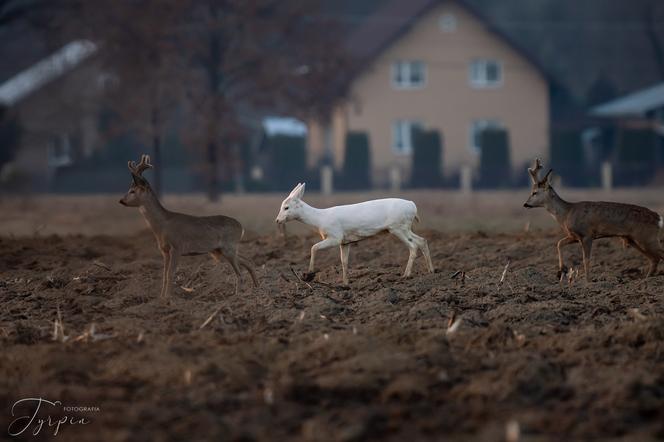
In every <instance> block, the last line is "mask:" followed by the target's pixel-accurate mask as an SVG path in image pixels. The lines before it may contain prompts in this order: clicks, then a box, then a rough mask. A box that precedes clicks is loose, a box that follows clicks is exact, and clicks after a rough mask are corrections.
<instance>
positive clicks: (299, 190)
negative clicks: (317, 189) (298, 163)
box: [294, 183, 305, 198]
mask: <svg viewBox="0 0 664 442" xmlns="http://www.w3.org/2000/svg"><path fill="white" fill-rule="evenodd" d="M304 186H305V184H304V183H300V185H299V187H298V188H297V191H296V192H295V195H294V196H295V198H302V197H303V196H304Z"/></svg>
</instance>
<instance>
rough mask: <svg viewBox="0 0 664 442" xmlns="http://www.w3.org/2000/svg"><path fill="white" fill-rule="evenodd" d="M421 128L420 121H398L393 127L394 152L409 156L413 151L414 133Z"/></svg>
mask: <svg viewBox="0 0 664 442" xmlns="http://www.w3.org/2000/svg"><path fill="white" fill-rule="evenodd" d="M421 127H422V125H421V124H420V123H419V122H418V121H411V120H396V121H395V122H394V124H393V125H392V150H394V152H395V153H397V154H401V155H409V154H410V153H411V152H412V151H413V131H414V130H415V129H419V128H421Z"/></svg>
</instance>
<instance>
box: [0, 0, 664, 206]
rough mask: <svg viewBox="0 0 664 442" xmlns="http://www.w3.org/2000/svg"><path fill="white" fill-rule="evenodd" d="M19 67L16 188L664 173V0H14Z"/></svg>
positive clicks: (8, 20)
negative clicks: (144, 157) (537, 172)
mask: <svg viewBox="0 0 664 442" xmlns="http://www.w3.org/2000/svg"><path fill="white" fill-rule="evenodd" d="M0 60H2V61H1V62H0V189H1V190H0V193H1V194H2V195H5V196H7V195H10V196H15V195H35V194H53V193H55V194H70V193H76V194H81V193H85V194H98V193H121V192H123V191H124V190H126V187H127V184H128V182H129V175H128V173H127V170H126V162H127V160H129V159H137V157H138V156H139V155H140V153H143V152H145V153H149V154H150V155H151V157H152V162H153V164H154V165H155V168H154V170H153V171H151V172H150V175H149V177H150V179H151V182H152V185H153V187H154V188H155V190H157V191H158V192H160V193H163V192H166V193H169V194H183V193H197V194H200V195H205V198H206V199H207V200H208V201H218V200H219V199H220V198H221V196H222V195H224V194H229V195H230V194H232V195H235V196H237V195H246V194H247V193H250V192H257V193H265V192H275V191H278V192H283V191H285V190H290V189H291V188H292V187H293V186H294V185H295V184H296V183H298V182H301V181H306V182H307V188H308V189H309V190H310V191H311V190H314V191H320V192H321V194H322V195H332V194H333V193H335V192H337V191H343V192H348V191H363V192H367V191H372V192H383V193H387V192H391V193H395V192H402V191H406V192H407V191H409V190H410V189H440V190H443V191H445V192H458V193H462V194H466V195H467V194H468V193H469V192H473V191H475V190H482V189H507V190H509V189H518V188H521V189H523V187H524V186H526V185H528V184H529V182H528V176H527V174H526V173H525V167H526V165H527V164H529V163H531V162H532V160H533V158H535V157H538V156H539V157H541V158H543V159H544V162H545V167H548V166H550V167H553V168H554V169H555V171H556V173H557V174H558V177H559V185H561V186H565V187H567V188H582V189H603V190H604V191H611V189H614V188H616V187H619V188H625V187H630V188H631V187H635V186H653V185H658V184H662V183H663V182H664V173H663V172H662V170H663V168H662V165H663V164H664V143H662V140H663V136H664V3H662V2H661V1H658V0H633V1H630V2H625V1H622V0H585V1H583V2H579V1H576V0H534V1H533V0H503V1H500V2H498V1H491V0H456V1H452V0H450V1H439V0H363V1H352V0H329V1H327V0H321V1H300V0H281V1H276V0H227V1H224V0H220V1H212V0H95V1H86V0H0ZM521 192H523V190H521ZM628 199H629V198H628ZM520 204H521V202H520V201H519V206H520Z"/></svg>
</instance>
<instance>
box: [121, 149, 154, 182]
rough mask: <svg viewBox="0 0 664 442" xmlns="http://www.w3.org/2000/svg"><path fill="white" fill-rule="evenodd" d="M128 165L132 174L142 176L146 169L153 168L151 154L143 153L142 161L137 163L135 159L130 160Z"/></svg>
mask: <svg viewBox="0 0 664 442" xmlns="http://www.w3.org/2000/svg"><path fill="white" fill-rule="evenodd" d="M127 167H129V171H130V172H131V174H132V175H136V176H139V177H140V176H142V175H143V172H144V171H145V170H146V169H151V168H152V164H150V155H145V154H143V155H141V162H140V163H138V164H136V163H135V162H133V161H129V162H128V163H127Z"/></svg>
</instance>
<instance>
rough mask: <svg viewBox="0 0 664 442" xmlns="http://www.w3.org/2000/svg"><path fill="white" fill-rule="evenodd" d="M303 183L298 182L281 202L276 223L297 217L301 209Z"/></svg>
mask: <svg viewBox="0 0 664 442" xmlns="http://www.w3.org/2000/svg"><path fill="white" fill-rule="evenodd" d="M304 186H305V184H304V183H300V184H298V185H297V186H295V188H294V189H293V190H291V193H290V195H288V196H287V197H286V199H285V200H283V202H282V203H281V209H280V210H279V214H278V215H277V219H275V221H276V223H277V224H283V223H285V222H287V221H290V220H293V219H298V217H299V216H300V211H301V209H302V205H303V203H302V197H303V196H304Z"/></svg>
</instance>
